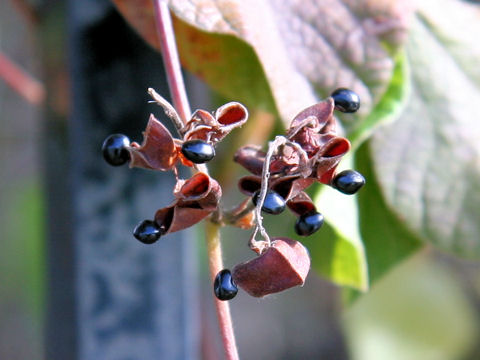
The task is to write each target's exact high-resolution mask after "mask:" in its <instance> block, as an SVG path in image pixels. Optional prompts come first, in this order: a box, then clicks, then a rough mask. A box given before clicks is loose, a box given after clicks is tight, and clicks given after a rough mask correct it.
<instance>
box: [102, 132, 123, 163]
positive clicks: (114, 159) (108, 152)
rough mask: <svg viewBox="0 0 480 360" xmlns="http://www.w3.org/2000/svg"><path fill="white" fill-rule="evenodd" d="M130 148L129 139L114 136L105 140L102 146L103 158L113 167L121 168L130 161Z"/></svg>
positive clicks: (120, 135) (118, 135)
mask: <svg viewBox="0 0 480 360" xmlns="http://www.w3.org/2000/svg"><path fill="white" fill-rule="evenodd" d="M129 146H130V140H129V139H128V137H126V136H125V135H122V134H113V135H110V136H109V137H107V138H106V139H105V141H104V142H103V145H102V153H103V158H104V159H105V161H106V162H107V163H109V164H110V165H112V166H120V165H123V164H125V163H126V162H127V161H128V160H130V153H129V152H128V150H127V148H128V147H129Z"/></svg>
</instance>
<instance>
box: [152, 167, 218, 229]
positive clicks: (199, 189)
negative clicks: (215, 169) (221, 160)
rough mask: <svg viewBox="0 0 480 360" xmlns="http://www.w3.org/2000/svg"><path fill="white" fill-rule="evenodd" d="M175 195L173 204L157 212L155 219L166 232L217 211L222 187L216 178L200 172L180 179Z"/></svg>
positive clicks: (187, 225) (185, 225) (192, 223)
mask: <svg viewBox="0 0 480 360" xmlns="http://www.w3.org/2000/svg"><path fill="white" fill-rule="evenodd" d="M174 195H175V197H176V200H175V201H174V202H173V203H172V204H171V205H169V206H167V207H165V208H162V209H159V210H157V212H156V213H155V221H156V222H157V224H158V225H159V226H160V227H161V228H162V229H163V231H164V233H165V234H167V233H171V232H175V231H179V230H183V229H186V228H188V227H190V226H192V225H195V224H196V223H198V222H200V221H201V220H203V219H204V218H205V217H207V216H208V215H210V214H211V213H212V212H213V211H215V210H216V209H217V207H218V202H219V200H220V198H221V196H222V188H221V187H220V185H219V184H218V182H217V181H216V180H214V179H212V178H211V177H210V176H208V175H207V174H205V173H202V172H198V173H196V174H195V175H193V176H192V177H191V178H190V179H187V180H178V181H177V184H176V185H175V189H174Z"/></svg>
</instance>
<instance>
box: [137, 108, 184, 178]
mask: <svg viewBox="0 0 480 360" xmlns="http://www.w3.org/2000/svg"><path fill="white" fill-rule="evenodd" d="M129 151H130V158H131V160H130V167H141V168H145V169H152V170H161V171H166V170H170V169H172V168H173V166H174V165H175V163H176V161H177V157H178V151H177V149H176V147H175V143H174V140H173V137H172V134H170V131H168V129H167V128H166V127H165V126H164V125H163V124H162V123H161V122H160V121H158V120H157V119H156V118H155V116H153V115H150V119H149V120H148V125H147V128H146V130H145V132H144V133H143V142H142V145H139V144H137V143H136V142H132V144H131V147H130V148H129Z"/></svg>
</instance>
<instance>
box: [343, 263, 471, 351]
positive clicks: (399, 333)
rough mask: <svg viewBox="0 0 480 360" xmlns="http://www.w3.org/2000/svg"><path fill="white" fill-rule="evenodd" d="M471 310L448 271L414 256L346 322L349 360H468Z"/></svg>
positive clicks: (350, 313)
mask: <svg viewBox="0 0 480 360" xmlns="http://www.w3.org/2000/svg"><path fill="white" fill-rule="evenodd" d="M476 318H477V317H476V316H475V310H474V308H473V307H472V305H471V304H470V302H469V301H468V299H467V298H466V296H465V293H464V292H463V291H462V289H461V288H460V287H459V285H458V279H456V278H454V277H453V276H452V275H451V273H448V272H447V271H446V269H444V268H442V267H440V266H439V265H438V264H436V263H434V262H433V261H432V259H431V258H429V257H426V256H415V257H413V258H411V259H410V260H409V261H407V262H405V263H403V264H402V265H401V266H399V267H398V268H396V269H395V270H394V271H392V272H391V273H390V274H389V275H388V276H386V277H384V278H383V279H382V280H381V281H379V282H378V284H377V285H376V286H375V287H373V288H372V290H371V291H370V292H369V293H368V294H366V295H364V296H363V297H362V298H361V299H359V300H358V301H357V302H356V303H355V304H354V305H353V306H352V307H351V308H349V309H348V310H347V311H346V313H345V317H344V319H343V320H344V321H343V323H344V328H345V330H346V331H345V333H346V339H347V342H348V343H349V348H350V350H351V352H350V353H351V356H352V359H353V360H364V359H368V360H380V359H382V360H383V359H389V360H404V359H408V360H452V359H467V358H469V357H467V356H468V355H469V353H470V351H472V349H473V346H475V344H476V341H477V339H478V333H479V327H478V323H477V322H476Z"/></svg>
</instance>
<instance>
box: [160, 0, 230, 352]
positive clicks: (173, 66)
mask: <svg viewBox="0 0 480 360" xmlns="http://www.w3.org/2000/svg"><path fill="white" fill-rule="evenodd" d="M153 3H154V7H155V21H156V27H157V33H158V36H159V40H160V48H161V50H162V57H163V62H164V64H165V71H166V74H167V80H168V86H169V89H170V94H171V96H172V102H173V106H174V108H175V110H176V111H177V113H178V114H179V116H180V119H181V120H182V123H183V124H182V125H185V123H186V122H187V121H188V120H189V119H190V115H191V114H190V106H189V104H188V98H187V93H186V91H185V84H184V82H183V76H182V71H181V68H180V61H179V57H178V52H177V47H176V44H175V34H174V32H173V27H172V20H171V17H170V11H169V9H168V5H167V3H166V2H165V1H164V0H154V1H153ZM175 125H176V127H177V130H178V132H179V133H180V134H181V133H182V129H181V128H179V125H180V124H177V123H176V124H175ZM197 169H198V170H199V171H203V172H205V173H206V174H208V169H207V167H206V166H205V165H203V164H202V165H197ZM206 224H207V225H206V227H207V228H206V233H207V247H208V259H209V267H210V273H211V277H212V279H214V278H215V276H216V275H217V273H218V272H219V271H220V270H222V269H223V261H222V250H221V247H220V231H219V225H218V224H214V223H213V222H211V221H207V223H206ZM214 301H215V306H216V309H217V317H218V323H219V327H220V332H221V337H222V342H223V346H224V349H225V355H226V358H227V360H238V351H237V345H236V342H235V336H234V333H233V325H232V318H231V315H230V307H229V304H228V302H225V301H220V300H218V299H216V298H214Z"/></svg>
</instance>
